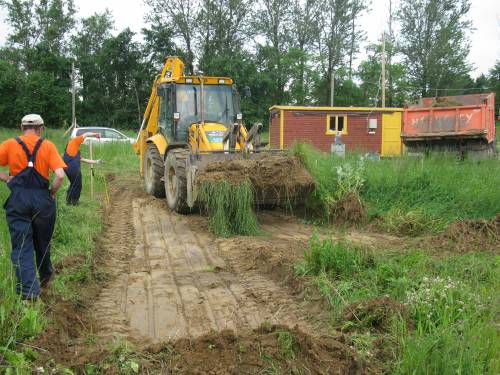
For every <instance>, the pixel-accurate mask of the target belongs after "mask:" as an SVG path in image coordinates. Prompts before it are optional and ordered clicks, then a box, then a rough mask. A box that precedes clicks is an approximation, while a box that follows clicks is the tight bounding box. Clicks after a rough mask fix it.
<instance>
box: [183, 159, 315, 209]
mask: <svg viewBox="0 0 500 375" xmlns="http://www.w3.org/2000/svg"><path fill="white" fill-rule="evenodd" d="M190 163H191V165H190V167H189V168H188V173H187V185H188V194H187V197H188V205H189V206H190V207H193V206H194V205H195V203H196V199H197V196H198V188H199V186H201V184H203V183H216V182H220V181H226V182H228V183H230V184H233V185H238V184H241V183H243V182H245V181H249V182H250V183H251V185H252V187H253V192H254V202H255V204H256V205H264V206H297V205H302V204H303V203H304V202H305V199H306V197H307V195H308V194H309V193H310V192H311V191H312V189H313V188H314V181H313V179H312V177H311V175H310V174H309V173H308V172H307V171H306V169H305V168H304V167H303V166H302V164H301V163H300V161H299V160H298V158H296V157H294V156H288V155H286V154H284V153H283V151H279V150H267V151H262V152H252V153H242V152H233V153H228V152H220V153H210V154H201V155H192V157H191V160H190Z"/></svg>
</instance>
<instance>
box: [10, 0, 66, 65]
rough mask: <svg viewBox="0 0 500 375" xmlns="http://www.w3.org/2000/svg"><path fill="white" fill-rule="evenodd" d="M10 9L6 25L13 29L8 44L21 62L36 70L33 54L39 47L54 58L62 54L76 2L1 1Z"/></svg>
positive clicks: (43, 0) (44, 0) (47, 0)
mask: <svg viewBox="0 0 500 375" xmlns="http://www.w3.org/2000/svg"><path fill="white" fill-rule="evenodd" d="M0 5H1V6H3V7H5V8H6V10H7V22H8V23H9V26H10V28H11V30H12V32H11V33H10V35H9V36H8V42H9V45H10V46H11V47H13V48H16V49H18V51H19V63H21V64H22V66H23V67H24V68H25V69H26V70H28V71H32V70H36V69H37V62H36V61H34V60H33V57H34V56H32V55H31V54H30V51H32V50H33V49H34V48H35V47H36V46H37V45H39V44H42V43H43V44H44V45H45V47H44V48H45V50H47V51H49V52H50V53H52V54H54V55H63V54H64V53H65V52H66V47H67V43H66V42H67V38H66V37H67V34H68V32H69V31H70V30H71V28H72V27H73V26H74V23H75V21H74V14H75V8H74V4H73V0H38V1H37V0H10V1H9V0H2V1H0Z"/></svg>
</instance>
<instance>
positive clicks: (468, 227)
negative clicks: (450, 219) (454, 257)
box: [433, 214, 500, 253]
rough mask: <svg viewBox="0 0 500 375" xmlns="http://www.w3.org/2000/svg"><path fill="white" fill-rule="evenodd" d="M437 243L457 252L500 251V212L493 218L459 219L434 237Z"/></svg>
mask: <svg viewBox="0 0 500 375" xmlns="http://www.w3.org/2000/svg"><path fill="white" fill-rule="evenodd" d="M433 242H434V243H435V244H436V245H438V246H439V247H441V248H445V249H447V250H451V251H453V252H457V253H466V252H469V251H493V252H495V253H500V214H497V216H496V217H495V218H493V219H491V220H459V221H456V222H454V223H453V224H451V225H449V226H448V227H447V228H446V229H445V230H444V232H443V233H441V234H439V235H438V236H436V237H435V238H434V241H433Z"/></svg>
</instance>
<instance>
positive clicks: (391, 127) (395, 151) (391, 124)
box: [381, 112, 401, 156]
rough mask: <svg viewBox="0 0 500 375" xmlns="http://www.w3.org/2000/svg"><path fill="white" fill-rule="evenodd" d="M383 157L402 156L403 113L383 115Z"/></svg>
mask: <svg viewBox="0 0 500 375" xmlns="http://www.w3.org/2000/svg"><path fill="white" fill-rule="evenodd" d="M381 154H382V156H399V155H401V112H393V113H383V114H382V152H381Z"/></svg>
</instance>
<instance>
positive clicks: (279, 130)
mask: <svg viewBox="0 0 500 375" xmlns="http://www.w3.org/2000/svg"><path fill="white" fill-rule="evenodd" d="M269 110H270V112H271V113H270V115H271V117H270V118H271V122H270V124H269V144H270V145H271V147H272V148H279V149H284V148H288V147H290V146H291V145H292V144H293V143H294V142H296V141H304V142H309V143H311V144H312V145H313V146H315V147H316V148H318V149H320V150H322V151H325V152H330V150H331V145H332V143H334V142H335V135H336V134H337V131H338V132H339V133H340V134H341V138H342V143H344V144H345V145H346V150H347V151H359V152H372V153H378V154H380V155H381V156H396V155H400V154H401V112H403V109H402V108H368V107H293V106H273V107H271V108H270V109H269Z"/></svg>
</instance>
